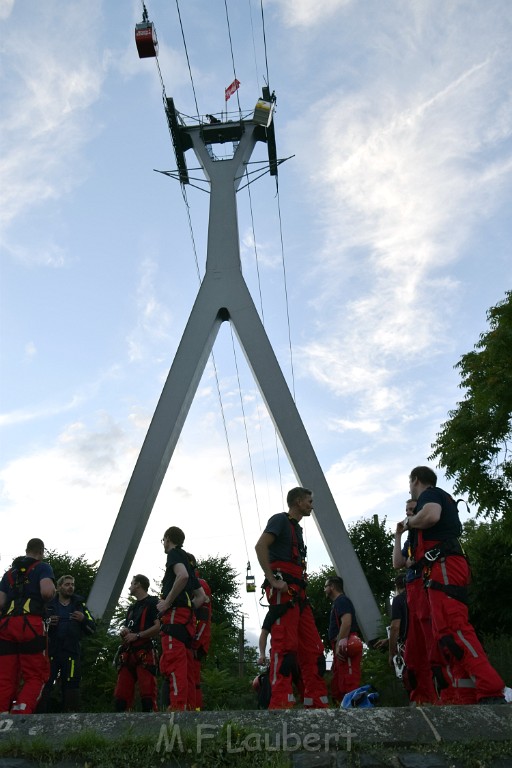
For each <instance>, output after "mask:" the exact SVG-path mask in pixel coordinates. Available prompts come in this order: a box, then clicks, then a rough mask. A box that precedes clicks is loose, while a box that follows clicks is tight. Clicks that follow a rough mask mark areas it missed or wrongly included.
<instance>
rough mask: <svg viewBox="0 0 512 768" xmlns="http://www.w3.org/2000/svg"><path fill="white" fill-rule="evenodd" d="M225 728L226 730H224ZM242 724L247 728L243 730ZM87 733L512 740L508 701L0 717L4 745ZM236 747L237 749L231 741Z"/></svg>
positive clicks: (328, 743)
mask: <svg viewBox="0 0 512 768" xmlns="http://www.w3.org/2000/svg"><path fill="white" fill-rule="evenodd" d="M223 729H224V731H223ZM238 729H242V735H241V736H240V732H239V730H238ZM82 732H94V733H97V734H99V735H102V736H104V737H105V738H107V739H118V738H123V737H125V736H127V735H129V736H131V737H141V738H146V739H148V738H149V739H151V738H154V739H155V744H157V743H158V740H159V739H163V740H164V742H165V739H166V738H167V739H169V738H172V734H173V733H174V738H175V739H176V738H177V737H178V736H180V737H184V736H186V738H187V739H188V741H189V742H190V741H192V743H194V740H195V741H196V744H199V745H200V744H201V743H202V744H203V745H206V744H207V743H208V741H209V740H211V739H212V738H215V737H216V736H218V735H219V734H222V733H223V734H224V736H223V738H226V741H227V747H228V748H229V746H230V745H231V747H233V745H235V744H237V743H238V742H237V739H238V738H241V739H242V742H241V743H243V740H244V739H250V738H251V734H252V741H246V744H248V745H249V746H251V745H252V744H254V743H255V742H256V741H257V740H258V738H259V739H260V741H261V743H262V745H263V746H264V745H265V744H267V745H268V746H269V747H270V748H273V749H276V748H277V749H283V748H284V749H286V748H288V749H290V748H291V749H292V750H293V751H294V750H296V749H301V748H303V749H306V750H307V749H317V750H329V749H341V750H344V749H346V748H347V744H348V743H351V744H357V743H359V744H374V745H379V744H380V745H382V746H389V747H407V746H412V745H425V746H428V745H440V744H443V743H444V744H449V743H455V742H457V743H459V744H470V743H471V742H481V741H487V742H490V741H496V742H500V741H507V740H512V707H511V706H499V705H498V706H460V707H447V706H443V707H417V708H408V707H405V708H384V707H380V708H379V707H376V708H375V709H353V710H339V709H323V710H322V709H320V710H318V709H316V710H284V711H270V712H269V711H253V710H241V711H217V712H174V713H172V714H168V713H160V712H156V713H135V712H132V713H97V714H91V713H76V714H75V713H74V714H48V715H27V716H22V715H16V716H14V717H11V716H9V715H0V744H1V743H2V742H4V741H6V740H8V739H11V738H13V739H22V740H24V741H26V740H27V739H31V738H36V737H39V738H44V739H48V740H49V741H50V742H51V743H52V744H54V745H56V746H57V745H58V744H59V743H62V742H64V741H65V740H66V739H69V737H71V736H76V735H77V734H79V733H82ZM233 748H234V747H233Z"/></svg>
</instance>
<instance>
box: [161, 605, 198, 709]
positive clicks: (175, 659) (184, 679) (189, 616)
mask: <svg viewBox="0 0 512 768" xmlns="http://www.w3.org/2000/svg"><path fill="white" fill-rule="evenodd" d="M160 622H161V624H162V626H163V627H165V628H166V629H168V632H166V631H165V630H163V631H162V632H161V633H160V636H161V639H162V656H161V659H160V672H161V673H162V675H164V677H167V678H168V680H169V710H184V709H187V702H188V666H189V665H188V649H189V647H190V645H191V643H192V638H193V636H194V633H195V619H194V614H193V612H192V610H191V609H190V608H171V609H170V610H169V611H167V612H166V613H165V614H164V615H163V616H162V617H161V618H160ZM173 633H174V634H173Z"/></svg>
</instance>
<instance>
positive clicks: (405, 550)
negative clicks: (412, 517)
mask: <svg viewBox="0 0 512 768" xmlns="http://www.w3.org/2000/svg"><path fill="white" fill-rule="evenodd" d="M411 533H412V531H410V533H409V536H408V538H407V539H406V540H405V544H404V545H403V547H402V557H405V558H408V557H411V555H412V551H413V546H412V544H411ZM421 575H422V574H421V571H418V573H416V571H415V570H414V568H406V570H405V581H406V582H407V583H409V582H410V581H414V579H419V578H420V577H421Z"/></svg>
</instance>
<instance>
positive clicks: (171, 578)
mask: <svg viewBox="0 0 512 768" xmlns="http://www.w3.org/2000/svg"><path fill="white" fill-rule="evenodd" d="M178 563H181V564H182V565H184V566H185V568H186V570H187V573H188V582H187V583H186V585H185V587H184V588H183V590H182V591H181V592H180V594H179V595H178V597H177V598H176V599H175V601H174V603H173V605H178V606H180V605H188V599H187V595H188V596H189V597H190V598H192V592H193V591H194V590H195V589H199V587H200V586H201V585H200V584H199V581H198V579H197V576H195V575H194V573H193V572H192V569H191V566H190V562H189V559H188V557H187V555H186V554H185V552H184V551H183V550H182V548H181V547H174V549H171V551H170V552H169V553H168V554H167V561H166V563H165V574H164V578H163V581H162V597H163V599H164V600H165V598H166V597H167V595H168V594H169V592H170V591H171V589H172V587H173V584H174V582H175V581H176V574H175V573H174V566H175V565H177V564H178Z"/></svg>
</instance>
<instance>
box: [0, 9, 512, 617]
mask: <svg viewBox="0 0 512 768" xmlns="http://www.w3.org/2000/svg"><path fill="white" fill-rule="evenodd" d="M147 7H148V11H149V15H150V18H151V19H152V20H153V21H154V23H155V25H156V29H157V33H158V39H159V44H160V55H159V64H160V69H161V73H162V78H163V82H164V85H165V90H166V94H167V95H168V96H172V97H173V98H174V101H175V104H176V107H177V109H178V110H179V111H181V112H183V113H184V114H187V115H193V114H195V112H196V106H195V100H194V91H195V97H196V99H197V104H198V109H199V112H200V113H201V114H205V113H211V112H219V111H221V110H222V109H223V107H224V88H225V87H226V86H227V85H228V84H229V83H230V82H231V81H232V80H233V77H234V73H233V63H232V58H231V49H230V43H229V36H228V31H227V22H226V11H225V4H224V2H222V0H210V2H208V3H204V2H200V1H199V0H187V2H186V3H180V10H181V17H182V22H183V29H184V33H185V41H186V45H187V53H188V60H189V62H190V67H191V71H192V80H193V85H194V91H193V89H192V84H191V78H190V73H189V68H188V62H187V57H186V55H185V48H184V45H183V40H182V34H181V29H180V25H179V20H178V14H177V11H176V4H175V3H172V2H163V0H152V2H148V4H147ZM227 7H228V11H229V23H230V31H231V39H232V44H233V57H234V61H235V71H236V76H237V77H238V79H239V80H240V82H241V87H240V90H239V92H238V96H239V99H240V105H241V107H242V109H243V110H250V109H251V108H252V107H253V106H254V104H255V102H256V100H257V98H258V96H259V95H260V93H261V87H262V85H263V84H264V77H265V76H266V63H265V55H264V49H263V34H262V25H261V9H260V2H259V0H258V1H257V2H256V1H255V0H236V2H234V0H228V2H227ZM263 7H264V15H265V33H266V41H267V59H268V72H269V79H270V87H271V89H275V91H276V95H277V110H276V114H275V126H276V137H277V148H278V155H279V157H281V158H284V157H290V156H293V157H292V159H290V160H288V161H287V162H286V163H284V164H283V165H281V166H280V171H279V199H277V198H276V189H275V183H274V180H273V179H271V178H270V177H268V176H266V177H264V178H262V179H260V180H259V181H257V182H256V183H254V184H253V185H252V186H251V188H250V192H251V198H250V200H249V196H248V193H247V190H243V191H241V192H239V194H238V205H239V229H240V239H241V255H242V268H243V272H244V275H245V278H246V280H247V283H248V285H249V288H250V290H251V292H252V295H253V297H254V300H255V303H256V306H257V307H258V309H259V310H260V307H261V304H260V290H261V297H262V300H261V301H262V306H263V316H264V321H265V327H266V329H267V333H268V336H269V338H270V341H271V342H272V345H273V347H274V350H275V352H276V355H277V357H278V359H279V361H280V364H281V367H282V369H283V372H284V374H285V376H286V378H287V381H288V382H289V384H290V387H292V385H293V386H294V389H295V393H296V402H297V406H298V409H299V412H300V413H301V416H302V418H303V421H304V423H305V425H306V428H307V430H308V432H309V435H310V438H311V441H312V443H313V446H314V447H315V450H316V452H317V455H318V458H319V460H320V463H321V465H322V467H323V469H324V472H325V473H326V476H327V479H328V481H329V484H330V487H331V490H332V492H333V494H334V497H335V499H336V501H337V504H338V508H339V509H340V512H341V514H342V517H343V519H344V521H345V523H350V522H352V521H355V520H357V519H358V518H360V517H361V516H369V515H374V514H377V515H379V518H380V519H382V518H383V517H384V516H386V517H387V520H388V522H389V524H390V527H393V528H394V523H395V522H396V521H397V520H398V519H400V518H401V517H402V515H403V509H404V502H405V500H406V497H407V496H406V495H407V490H408V486H407V476H408V471H409V469H410V468H411V467H412V466H414V465H416V464H421V463H427V457H428V455H429V453H430V452H431V448H430V446H431V443H432V441H433V440H434V438H435V435H436V432H437V431H438V430H439V427H440V425H441V424H442V422H443V421H444V420H445V419H446V416H447V413H448V411H449V409H450V408H453V407H454V406H455V404H456V402H457V400H458V399H460V397H461V394H462V393H461V391H460V390H459V389H458V383H459V377H458V374H457V372H456V371H455V370H454V368H453V366H454V365H455V363H456V362H457V361H458V359H459V358H460V356H461V355H462V354H464V353H465V352H467V351H469V350H470V349H472V348H473V346H474V344H475V343H476V341H477V340H478V336H479V334H480V333H482V332H483V331H485V329H486V310H487V309H488V308H489V307H490V306H492V305H494V304H496V303H497V302H498V301H500V300H501V299H502V298H503V297H504V295H505V291H506V290H507V289H509V288H510V287H511V277H512V261H511V259H510V245H509V241H510V204H511V178H512V142H511V126H512V119H511V118H512V97H511V86H510V72H511V71H512V52H511V48H510V39H511V32H512V29H511V27H512V6H511V5H510V3H509V2H508V0H490V1H489V2H487V3H485V4H484V3H481V2H479V0H474V1H471V0H465V2H456V1H455V0H454V1H452V2H448V3H447V2H445V0H439V1H437V0H425V2H422V3H411V2H400V1H399V0H389V1H388V2H386V3H382V2H381V0H366V1H365V2H361V1H360V2H356V1H355V0H317V1H316V2H311V1H310V0H293V1H292V0H267V1H266V2H264V4H263ZM140 18H141V4H140V3H138V2H124V3H107V2H106V1H103V2H102V1H101V0H88V2H87V3H83V2H75V1H74V0H68V2H66V3H64V4H63V3H57V2H53V1H52V0H46V2H44V3H40V2H39V1H38V0H24V2H8V1H7V0H0V21H1V25H2V35H1V43H0V45H1V49H2V65H1V91H0V98H1V104H2V110H1V116H0V129H1V142H2V153H1V169H2V179H1V191H0V195H1V206H0V216H1V219H2V237H1V259H2V266H1V308H0V312H1V416H0V426H1V455H0V494H1V495H0V503H1V508H2V512H1V514H2V521H3V522H4V526H3V530H4V537H3V539H2V543H1V547H0V554H1V558H2V559H1V562H0V565H1V566H2V567H3V568H7V567H8V565H9V563H10V560H11V559H12V557H13V556H15V555H17V554H19V553H20V552H22V551H23V548H24V546H25V543H26V540H27V538H28V537H29V536H41V537H43V538H44V539H45V541H46V543H47V545H48V546H49V547H51V548H53V549H56V550H58V551H65V550H67V551H69V552H70V553H71V554H73V555H80V554H82V553H84V554H85V555H86V556H87V558H88V559H90V560H91V561H93V560H97V559H100V558H101V556H102V553H103V549H104V546H105V545H106V541H107V539H108V535H109V533H110V531H111V529H112V525H113V523H114V520H115V517H116V515H117V512H118V509H119V506H120V503H121V500H122V497H123V493H124V490H125V488H126V485H127V483H128V481H129V478H130V475H131V472H132V469H133V466H134V464H135V461H136V458H137V455H138V451H139V450H140V447H141V445H142V441H143V439H144V436H145V433H146V430H147V427H148V424H149V420H150V419H151V417H152V415H153V411H154V408H155V406H156V402H157V400H158V397H159V395H160V392H161V389H162V386H163V382H164V380H165V377H166V376H167V373H168V371H169V368H170V366H171V363H172V360H173V357H174V354H175V351H176V348H177V345H178V344H179V341H180V338H181V334H182V332H183V329H184V326H185V323H186V321H187V319H188V315H189V313H190V310H191V307H192V304H193V301H194V299H195V296H196V293H197V289H198V284H199V283H198V277H197V272H196V265H195V257H194V249H193V245H192V240H191V236H190V231H189V223H188V217H187V209H186V208H185V205H184V202H183V198H182V194H181V190H180V186H179V184H178V183H177V182H175V181H172V180H170V179H169V178H167V177H165V176H162V175H160V174H156V173H154V171H153V169H161V170H170V169H173V168H174V167H175V161H174V156H173V151H172V145H171V142H170V138H169V134H168V131H167V125H166V121H165V116H164V112H163V108H162V98H161V97H162V88H161V82H160V77H159V73H158V70H157V67H156V63H155V60H150V59H148V60H140V59H139V58H138V56H137V51H136V48H135V43H134V25H135V22H137V21H139V20H140ZM229 107H230V108H235V109H236V107H237V103H236V97H232V99H231V101H230V102H229ZM263 158H264V148H263V147H260V148H259V150H258V152H257V153H256V154H255V156H254V157H253V159H263ZM187 160H188V163H189V166H190V167H195V166H196V162H195V159H194V158H193V156H192V155H190V153H189V155H187ZM187 199H188V203H189V205H190V209H189V210H190V217H191V222H192V227H193V233H194V242H195V248H196V252H197V257H198V262H199V268H200V271H201V274H203V272H204V264H205V256H206V235H207V204H208V196H207V195H205V194H204V193H203V192H200V191H198V190H195V189H193V188H188V189H187ZM278 204H279V207H278ZM250 205H252V217H251V208H250ZM279 215H280V216H281V222H282V239H283V249H281V233H280V228H279ZM252 219H253V220H254V230H253V226H252ZM254 238H255V240H256V242H255V241H254ZM282 251H283V252H284V259H285V266H286V277H287V284H286V291H285V285H284V282H283V264H282ZM256 256H257V267H258V269H257V268H256ZM258 271H259V276H260V284H258V280H257V272H258ZM285 294H287V296H288V309H287V306H286V301H285ZM288 314H289V320H290V328H291V341H292V345H291V346H292V354H293V382H292V365H291V362H290V349H289V340H288V328H287V322H288V319H287V318H288ZM234 346H235V352H234V351H233V342H232V337H231V333H230V330H229V326H228V325H227V324H224V325H223V326H222V328H221V332H220V334H219V337H218V339H217V342H216V345H215V348H214V354H215V361H216V366H217V371H218V376H219V382H220V389H221V393H222V402H223V409H224V415H225V419H226V424H227V431H228V436H229V445H230V450H231V453H232V456H233V464H234V470H235V478H236V492H235V486H234V483H233V480H232V474H231V467H230V463H229V456H228V450H227V445H226V439H225V436H224V427H223V422H222V416H221V410H220V406H219V401H218V397H217V390H216V383H215V375H214V371H213V367H212V365H211V363H209V364H208V365H207V368H206V371H205V375H204V376H203V379H202V381H201V383H200V386H199V390H198V393H197V395H196V398H195V401H194V403H193V405H192V408H191V411H190V414H189V417H188V420H187V423H186V425H185V428H184V430H183V433H182V436H181V439H180V442H179V444H178V448H177V450H176V453H175V455H174V457H173V459H172V462H171V465H170V467H169V470H168V472H167V475H166V477H165V480H164V483H163V485H162V489H161V491H160V495H159V497H158V500H157V503H156V505H155V507H154V510H153V513H152V515H151V519H150V522H149V524H148V526H147V528H146V532H145V535H144V537H143V540H142V542H141V545H140V548H139V551H138V553H137V556H136V558H135V561H134V564H133V568H132V572H137V571H139V572H140V571H142V572H145V573H147V575H148V576H149V577H150V578H152V579H153V580H155V579H156V580H158V579H160V578H161V575H162V568H163V557H162V553H161V550H160V545H159V540H160V538H161V535H162V533H163V530H165V528H167V527H168V526H169V525H179V526H181V527H182V528H183V529H184V530H185V532H186V535H187V541H186V543H187V545H188V546H189V549H191V550H192V551H193V552H194V553H195V554H196V556H197V557H198V558H201V557H204V556H208V555H216V554H229V555H230V557H231V561H232V563H233V565H234V566H235V567H236V568H237V569H238V570H239V571H240V573H241V574H244V573H245V566H246V563H247V557H248V556H249V557H250V560H251V564H252V570H253V572H254V573H255V575H256V578H257V582H259V580H260V576H261V572H260V570H259V568H258V566H257V563H256V558H255V556H254V555H253V546H254V542H255V541H256V539H257V537H258V535H259V532H260V530H261V529H262V528H263V526H264V523H265V521H266V519H267V517H268V516H270V514H273V513H275V512H278V511H280V510H282V509H284V501H283V497H284V495H285V494H286V490H287V489H288V488H289V487H292V486H293V485H295V484H296V481H295V478H294V477H293V475H292V473H291V472H290V469H289V467H288V464H287V461H286V459H285V457H284V454H283V452H282V451H280V452H279V461H278V459H277V451H276V440H275V435H274V432H273V429H272V426H271V423H270V420H269V418H268V415H267V414H266V412H265V408H264V406H263V405H262V403H261V400H260V398H259V394H258V392H257V387H256V386H255V384H254V382H253V380H252V377H251V375H250V373H249V371H248V369H247V367H246V364H245V361H244V359H243V355H242V353H241V352H240V350H239V349H238V348H237V347H236V344H235V345H234ZM239 382H240V386H239ZM241 399H242V400H243V404H244V407H243V411H242V407H241ZM244 415H245V423H244ZM246 433H247V435H248V438H247V437H246ZM248 444H249V449H250V454H249V451H248V447H247V446H248ZM249 455H250V458H249ZM251 465H252V471H251ZM253 478H254V481H253ZM303 482H304V483H306V484H307V478H304V479H303ZM440 484H441V485H444V486H445V487H446V488H447V489H449V488H450V484H449V483H448V482H446V481H444V478H443V477H442V473H441V476H440ZM237 494H238V499H239V505H238V504H237ZM306 530H307V538H308V546H309V553H310V569H315V568H317V567H318V566H320V565H322V564H324V563H326V562H327V554H326V552H325V549H324V547H323V544H322V542H321V539H320V537H319V535H318V534H317V532H316V530H315V524H314V522H313V521H309V522H307V523H306ZM6 532H7V534H8V535H5V533H6ZM243 603H244V605H243V608H244V611H245V612H246V613H247V615H248V619H247V623H248V626H249V628H250V629H252V630H254V631H255V630H256V628H257V625H258V617H261V609H260V611H259V613H258V609H257V606H256V603H255V601H254V599H253V597H251V596H246V595H245V594H244V595H243Z"/></svg>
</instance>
